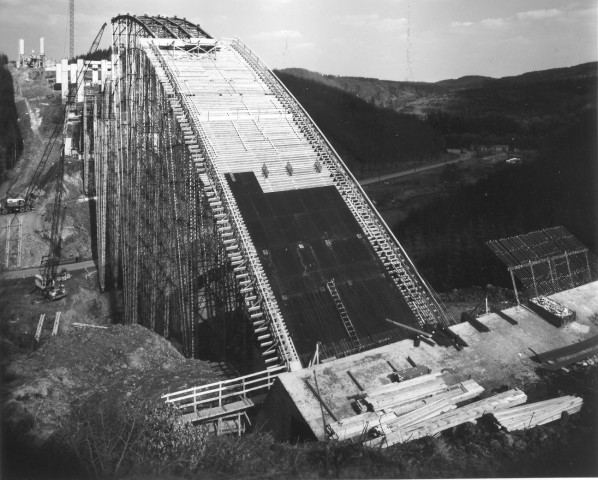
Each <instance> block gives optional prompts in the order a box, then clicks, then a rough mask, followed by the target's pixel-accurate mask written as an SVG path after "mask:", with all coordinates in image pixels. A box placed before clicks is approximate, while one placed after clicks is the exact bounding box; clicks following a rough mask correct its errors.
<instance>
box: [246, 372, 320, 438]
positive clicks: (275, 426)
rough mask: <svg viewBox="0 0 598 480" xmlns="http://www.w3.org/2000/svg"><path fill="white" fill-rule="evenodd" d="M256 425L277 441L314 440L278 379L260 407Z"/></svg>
mask: <svg viewBox="0 0 598 480" xmlns="http://www.w3.org/2000/svg"><path fill="white" fill-rule="evenodd" d="M256 426H257V428H258V429H259V430H261V431H265V432H270V433H271V434H272V435H273V436H274V438H276V439H277V440H279V441H286V440H292V441H294V440H297V439H298V438H297V437H300V438H299V439H300V440H316V437H315V436H314V435H313V433H312V431H311V428H310V426H309V425H308V423H307V422H306V420H305V418H303V416H302V415H301V413H300V412H299V410H298V409H297V407H296V406H295V403H294V402H293V399H292V398H291V396H290V395H289V393H288V391H287V390H286V389H285V387H284V386H283V384H282V383H281V382H280V380H276V382H275V383H274V385H273V386H272V388H271V389H270V392H269V393H268V396H267V397H266V400H265V402H264V403H263V404H262V406H261V407H260V411H259V414H258V417H257V419H256Z"/></svg>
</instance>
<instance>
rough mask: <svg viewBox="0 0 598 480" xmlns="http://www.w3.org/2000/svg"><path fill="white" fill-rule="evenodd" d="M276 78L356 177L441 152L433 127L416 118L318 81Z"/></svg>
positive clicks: (393, 168)
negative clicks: (306, 113)
mask: <svg viewBox="0 0 598 480" xmlns="http://www.w3.org/2000/svg"><path fill="white" fill-rule="evenodd" d="M276 74H277V76H278V77H279V78H280V80H281V81H282V82H283V83H284V84H285V86H286V87H287V88H288V89H289V90H290V91H291V93H292V94H293V95H294V96H295V98H297V100H298V101H299V103H301V105H302V106H303V107H304V108H305V109H306V110H307V111H308V112H309V115H310V116H311V117H312V118H313V119H314V121H315V122H316V124H317V125H318V127H319V128H320V129H321V130H322V132H323V133H324V135H325V136H326V138H328V140H329V141H330V143H331V144H332V145H333V147H334V148H335V149H336V150H337V152H338V153H339V155H340V156H341V157H342V159H343V160H344V161H345V163H346V164H347V165H348V166H349V168H350V169H351V170H352V171H353V172H354V173H355V174H356V175H357V176H358V177H368V176H373V175H378V174H380V173H385V172H388V171H396V170H397V169H398V168H400V167H401V165H404V164H406V163H415V162H424V161H429V160H433V159H435V158H437V157H438V156H439V155H440V154H442V153H443V152H444V150H445V146H444V143H443V140H442V138H441V136H440V135H439V134H438V133H437V132H436V131H435V130H434V128H432V127H431V126H430V125H428V124H426V123H425V122H424V121H422V120H420V119H419V118H417V117H416V116H414V115H406V114H401V113H397V112H395V111H393V110H390V109H385V108H379V107H376V106H374V105H372V104H370V103H368V102H366V101H365V100H362V99H360V98H358V97H356V96H355V95H353V94H350V93H347V92H345V91H343V90H341V89H339V88H335V87H330V86H328V85H324V84H322V83H321V82H318V81H314V80H311V79H306V78H299V77H297V76H294V75H291V74H288V73H285V72H281V71H277V72H276Z"/></svg>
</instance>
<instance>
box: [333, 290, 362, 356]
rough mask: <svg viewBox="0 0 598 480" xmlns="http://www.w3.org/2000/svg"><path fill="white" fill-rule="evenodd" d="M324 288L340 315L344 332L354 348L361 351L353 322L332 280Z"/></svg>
mask: <svg viewBox="0 0 598 480" xmlns="http://www.w3.org/2000/svg"><path fill="white" fill-rule="evenodd" d="M326 288H328V292H329V293H330V296H331V297H332V300H333V301H334V306H335V307H336V310H337V311H338V314H339V315H340V317H341V320H342V321H343V325H344V326H345V330H347V333H348V334H349V338H350V339H351V341H352V342H353V345H355V348H358V349H361V348H362V347H361V342H360V341H359V337H358V336H357V332H355V327H354V326H353V322H352V321H351V318H350V317H349V314H348V313H347V309H346V308H345V304H344V303H343V301H342V299H341V296H340V295H339V293H338V290H337V289H336V284H335V283H334V278H333V279H332V280H329V281H328V282H326Z"/></svg>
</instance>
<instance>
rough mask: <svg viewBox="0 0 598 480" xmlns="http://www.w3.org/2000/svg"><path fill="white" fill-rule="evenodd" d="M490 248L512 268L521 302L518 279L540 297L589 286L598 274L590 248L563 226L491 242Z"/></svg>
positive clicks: (534, 294) (489, 243) (532, 293)
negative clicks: (587, 284)
mask: <svg viewBox="0 0 598 480" xmlns="http://www.w3.org/2000/svg"><path fill="white" fill-rule="evenodd" d="M487 245H488V247H489V248H490V250H492V252H493V253H494V254H495V255H496V256H497V257H498V258H499V259H500V260H501V261H502V262H503V263H504V264H505V265H506V266H507V268H508V269H509V273H510V275H511V280H512V282H513V289H514V291H515V296H516V297H517V301H518V302H519V301H520V299H519V292H518V290H517V284H516V282H515V278H518V279H519V280H520V281H521V282H522V283H523V285H524V286H525V288H526V290H527V293H528V294H529V295H531V296H533V297H537V296H539V295H551V294H553V293H557V292H561V291H563V290H567V289H570V288H574V287H577V286H579V285H583V284H585V283H589V282H591V281H592V280H593V279H595V278H596V274H597V273H598V271H597V269H596V266H597V265H596V260H595V258H593V256H592V255H591V253H590V252H589V250H588V248H587V247H586V246H585V245H583V244H582V243H581V242H580V241H579V240H577V238H575V237H574V236H573V235H571V233H569V232H568V231H567V230H566V229H565V228H563V227H553V228H547V229H544V230H537V231H534V232H530V233H526V234H524V235H516V236H513V237H508V238H501V239H499V240H491V241H489V242H487Z"/></svg>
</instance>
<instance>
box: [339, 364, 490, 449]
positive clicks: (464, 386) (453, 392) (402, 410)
mask: <svg viewBox="0 0 598 480" xmlns="http://www.w3.org/2000/svg"><path fill="white" fill-rule="evenodd" d="M483 391H484V389H483V388H482V387H481V386H480V385H479V384H478V383H477V382H475V381H474V380H466V381H464V382H461V383H458V384H456V385H451V386H448V385H447V384H446V383H445V382H444V380H443V379H442V378H441V374H439V373H432V374H428V375H422V376H419V377H416V378H412V379H410V380H406V381H403V382H398V383H397V382H393V383H391V384H388V385H384V386H382V387H378V388H376V389H372V390H369V391H367V392H364V393H363V395H361V396H360V397H359V398H357V400H356V407H357V408H358V410H360V411H361V412H362V413H360V414H358V415H354V416H352V417H349V418H345V419H343V420H340V421H337V422H334V423H331V424H330V425H328V434H329V436H330V437H332V438H335V439H338V440H345V439H348V438H353V437H356V436H358V435H370V436H371V435H385V434H387V433H391V432H394V431H396V430H398V429H401V428H405V427H406V426H410V425H413V424H416V423H419V422H422V421H424V420H427V419H429V418H433V417H435V416H437V415H440V414H442V413H445V412H448V411H450V410H453V409H455V408H457V404H459V403H462V402H464V401H466V400H470V399H473V398H475V397H477V396H479V395H480V394H481V393H482V392H483Z"/></svg>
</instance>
